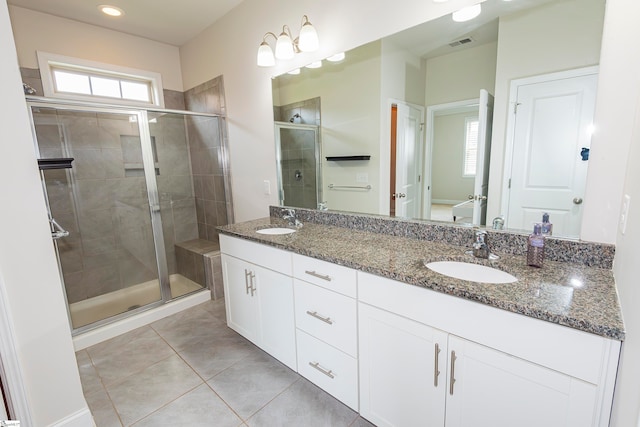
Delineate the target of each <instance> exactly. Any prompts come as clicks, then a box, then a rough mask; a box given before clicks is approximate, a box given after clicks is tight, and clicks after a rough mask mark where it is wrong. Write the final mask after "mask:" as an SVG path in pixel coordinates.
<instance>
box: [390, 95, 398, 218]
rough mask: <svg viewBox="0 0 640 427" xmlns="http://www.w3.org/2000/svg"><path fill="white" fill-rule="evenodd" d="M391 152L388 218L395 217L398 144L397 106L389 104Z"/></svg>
mask: <svg viewBox="0 0 640 427" xmlns="http://www.w3.org/2000/svg"><path fill="white" fill-rule="evenodd" d="M390 141H391V150H390V151H389V157H390V160H389V168H390V169H389V170H390V174H389V216H392V217H394V216H396V198H395V197H394V196H393V194H394V193H395V191H396V160H397V159H396V157H397V152H396V150H397V143H398V104H397V103H395V102H394V103H392V104H391V139H390Z"/></svg>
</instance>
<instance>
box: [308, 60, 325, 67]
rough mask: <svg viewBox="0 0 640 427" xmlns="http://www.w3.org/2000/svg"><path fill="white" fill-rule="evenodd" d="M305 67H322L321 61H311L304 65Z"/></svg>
mask: <svg viewBox="0 0 640 427" xmlns="http://www.w3.org/2000/svg"><path fill="white" fill-rule="evenodd" d="M305 67H306V68H320V67H322V61H313V62H312V63H311V64H307V65H305Z"/></svg>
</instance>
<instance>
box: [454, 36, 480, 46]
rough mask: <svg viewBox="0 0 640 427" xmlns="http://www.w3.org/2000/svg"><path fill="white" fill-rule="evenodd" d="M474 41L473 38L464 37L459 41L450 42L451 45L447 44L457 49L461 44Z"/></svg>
mask: <svg viewBox="0 0 640 427" xmlns="http://www.w3.org/2000/svg"><path fill="white" fill-rule="evenodd" d="M474 41H475V40H474V39H473V37H464V38H461V39H459V40H456V41H452V42H451V43H449V46H451V47H457V46H462V45H463V44H469V43H473V42H474Z"/></svg>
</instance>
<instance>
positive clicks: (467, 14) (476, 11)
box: [451, 3, 482, 22]
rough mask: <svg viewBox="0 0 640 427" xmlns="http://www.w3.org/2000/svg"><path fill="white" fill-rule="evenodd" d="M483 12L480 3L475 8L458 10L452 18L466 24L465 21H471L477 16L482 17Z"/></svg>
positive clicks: (469, 7)
mask: <svg viewBox="0 0 640 427" xmlns="http://www.w3.org/2000/svg"><path fill="white" fill-rule="evenodd" d="M481 11H482V7H481V6H480V3H478V4H475V5H473V6H468V7H465V8H462V9H460V10H457V11H455V12H453V14H452V15H451V16H452V17H453V20H454V21H456V22H465V21H470V20H472V19H473V18H475V17H476V16H478V15H480V12H481Z"/></svg>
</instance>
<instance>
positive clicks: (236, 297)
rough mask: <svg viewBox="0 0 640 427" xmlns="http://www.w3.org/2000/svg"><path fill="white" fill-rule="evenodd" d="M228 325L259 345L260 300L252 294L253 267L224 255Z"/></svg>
mask: <svg viewBox="0 0 640 427" xmlns="http://www.w3.org/2000/svg"><path fill="white" fill-rule="evenodd" d="M221 260H222V275H223V280H224V295H225V307H226V310H227V324H228V325H229V327H230V328H231V329H233V330H234V331H236V332H238V333H239V334H240V335H242V336H243V337H245V338H246V339H248V340H249V341H251V342H253V343H255V344H258V345H259V339H260V336H259V333H258V332H259V325H260V323H259V321H258V319H259V312H258V300H257V298H254V297H253V296H252V295H251V294H252V291H251V280H252V277H251V275H252V274H254V273H253V271H252V269H253V265H252V264H249V263H248V262H246V261H243V260H240V259H238V258H234V257H232V256H229V255H226V254H222V256H221Z"/></svg>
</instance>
